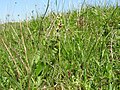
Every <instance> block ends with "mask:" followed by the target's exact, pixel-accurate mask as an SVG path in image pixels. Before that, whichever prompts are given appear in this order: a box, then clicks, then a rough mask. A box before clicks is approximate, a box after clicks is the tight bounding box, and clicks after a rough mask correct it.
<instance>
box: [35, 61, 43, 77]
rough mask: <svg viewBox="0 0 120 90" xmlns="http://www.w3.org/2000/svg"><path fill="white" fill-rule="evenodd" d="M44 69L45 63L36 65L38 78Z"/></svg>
mask: <svg viewBox="0 0 120 90" xmlns="http://www.w3.org/2000/svg"><path fill="white" fill-rule="evenodd" d="M43 69H44V63H43V62H38V63H37V65H36V69H35V73H36V76H38V75H39V74H40V73H41V72H42V70H43Z"/></svg>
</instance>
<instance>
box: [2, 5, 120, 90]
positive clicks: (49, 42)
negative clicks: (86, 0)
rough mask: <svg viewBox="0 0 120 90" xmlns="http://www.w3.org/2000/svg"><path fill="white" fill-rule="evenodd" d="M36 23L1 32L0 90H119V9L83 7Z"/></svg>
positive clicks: (27, 23)
mask: <svg viewBox="0 0 120 90" xmlns="http://www.w3.org/2000/svg"><path fill="white" fill-rule="evenodd" d="M41 20H43V17H37V19H32V20H30V21H24V22H18V23H8V24H7V23H6V24H5V26H6V27H2V30H1V31H0V34H1V35H0V44H1V46H0V71H1V72H0V89H2V90H4V89H5V90H10V89H14V90H17V89H20V90H22V89H28V90H39V89H43V90H46V89H48V90H49V89H50V90H52V89H53V90H54V89H56V90H63V89H65V90H67V89H68V90H69V89H70V90H71V89H73V90H78V89H80V90H81V89H82V90H90V89H93V90H96V89H100V90H102V89H105V90H118V89H119V88H120V75H119V74H120V68H119V67H120V61H119V60H120V50H119V48H120V38H119V37H120V25H119V24H120V7H118V6H116V7H112V6H110V7H98V6H95V7H93V6H88V7H86V8H83V9H82V10H81V11H79V12H78V11H77V10H74V11H70V12H67V13H57V14H56V13H50V14H49V15H47V16H46V17H44V21H41ZM41 22H42V23H41ZM41 24H42V26H41V28H40V25H41ZM38 30H39V33H40V34H38ZM38 37H39V38H38Z"/></svg>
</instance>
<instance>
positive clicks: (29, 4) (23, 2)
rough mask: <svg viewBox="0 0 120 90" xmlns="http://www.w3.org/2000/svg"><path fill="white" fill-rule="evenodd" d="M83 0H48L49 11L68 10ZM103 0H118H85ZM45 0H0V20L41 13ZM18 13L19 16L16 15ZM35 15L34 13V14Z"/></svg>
mask: <svg viewBox="0 0 120 90" xmlns="http://www.w3.org/2000/svg"><path fill="white" fill-rule="evenodd" d="M83 1H84V0H57V6H56V0H50V8H49V12H50V11H51V10H52V11H56V10H59V11H61V10H68V9H73V7H74V8H77V7H80V5H81V4H82V2H83ZM105 1H107V2H108V3H112V4H113V3H116V1H119V4H120V0H86V2H87V3H88V4H95V2H96V3H97V4H103V3H104V2H105ZM46 4H47V0H0V21H3V22H4V21H6V17H7V16H8V15H10V16H9V20H10V21H11V20H14V21H18V20H19V19H20V20H23V19H25V18H26V17H30V16H31V15H32V11H33V10H34V11H38V12H39V13H40V14H42V13H43V12H44V11H45V7H46ZM18 15H19V16H18ZM34 15H35V14H34Z"/></svg>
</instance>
